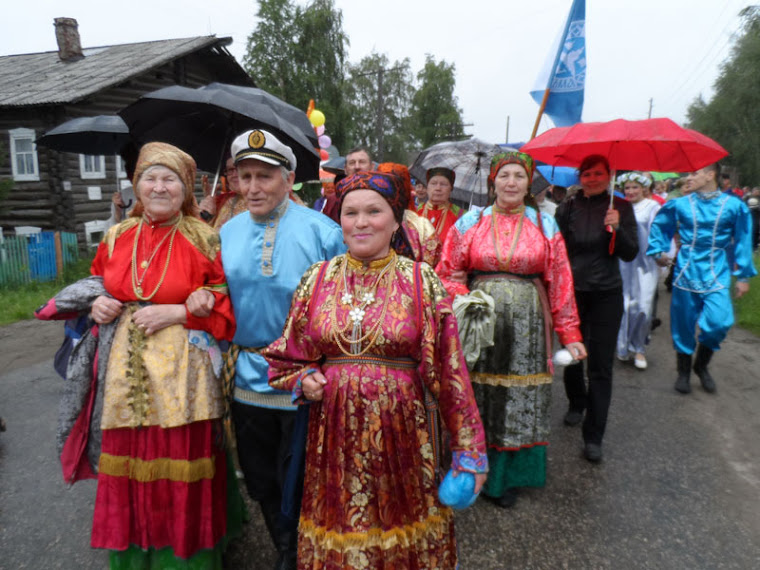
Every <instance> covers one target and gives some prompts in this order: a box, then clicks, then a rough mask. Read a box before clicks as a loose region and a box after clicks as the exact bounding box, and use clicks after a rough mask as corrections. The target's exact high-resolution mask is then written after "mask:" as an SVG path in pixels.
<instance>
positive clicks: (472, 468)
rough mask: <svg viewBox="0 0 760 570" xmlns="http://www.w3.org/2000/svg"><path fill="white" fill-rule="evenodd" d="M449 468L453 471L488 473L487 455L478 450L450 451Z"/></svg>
mask: <svg viewBox="0 0 760 570" xmlns="http://www.w3.org/2000/svg"><path fill="white" fill-rule="evenodd" d="M451 455H452V457H451V468H452V469H454V470H455V471H469V472H470V473H488V456H487V455H486V454H485V453H480V452H478V451H468V450H461V451H456V450H454V451H452V453H451Z"/></svg>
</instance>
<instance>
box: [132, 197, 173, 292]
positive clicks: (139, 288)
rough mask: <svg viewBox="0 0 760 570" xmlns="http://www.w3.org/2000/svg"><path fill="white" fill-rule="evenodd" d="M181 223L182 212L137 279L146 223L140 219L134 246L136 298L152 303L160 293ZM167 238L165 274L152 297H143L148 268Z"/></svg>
mask: <svg viewBox="0 0 760 570" xmlns="http://www.w3.org/2000/svg"><path fill="white" fill-rule="evenodd" d="M181 221H182V212H180V214H179V218H178V219H177V221H176V222H175V223H174V227H173V228H172V229H171V230H170V231H169V232H168V233H167V234H166V235H165V236H164V237H163V238H161V241H160V242H158V245H157V246H156V247H155V248H154V249H153V252H152V253H151V254H150V257H149V258H148V261H146V262H143V264H142V265H141V267H142V268H143V269H144V271H143V274H142V276H141V277H140V278H138V277H137V244H138V242H139V241H140V234H141V233H142V227H143V223H144V220H143V219H142V218H141V219H140V224H139V225H138V226H137V232H135V241H134V243H133V244H132V291H134V293H135V297H137V298H138V299H140V300H141V301H150V300H151V299H152V298H153V297H155V295H156V293H158V289H159V288H160V287H161V285H162V284H163V283H164V279H165V278H166V272H167V271H168V269H169V260H170V259H171V257H172V248H173V246H174V236H176V235H177V229H178V228H179V223H180V222H181ZM167 238H169V251H168V252H167V253H166V263H164V271H163V273H161V279H159V280H158V284H157V285H156V288H155V289H153V292H152V293H151V294H150V295H143V289H142V282H143V280H144V279H145V276H146V275H147V274H148V268H149V267H150V264H151V263H152V262H153V258H154V257H155V256H156V254H157V253H158V250H159V249H161V246H162V245H163V244H164V242H165V241H166V239H167Z"/></svg>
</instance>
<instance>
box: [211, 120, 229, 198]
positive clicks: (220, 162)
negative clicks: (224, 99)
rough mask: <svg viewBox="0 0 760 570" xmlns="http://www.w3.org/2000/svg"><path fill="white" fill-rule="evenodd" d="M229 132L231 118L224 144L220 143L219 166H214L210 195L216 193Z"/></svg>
mask: <svg viewBox="0 0 760 570" xmlns="http://www.w3.org/2000/svg"><path fill="white" fill-rule="evenodd" d="M231 132H232V118H230V125H229V126H228V128H227V135H226V136H225V137H224V144H223V145H222V154H221V155H219V166H217V167H216V174H215V175H214V185H213V186H212V187H211V195H212V196H213V195H214V194H216V185H217V183H218V182H219V174H220V173H221V171H222V164H224V155H225V154H227V147H228V146H229V140H230V133H231Z"/></svg>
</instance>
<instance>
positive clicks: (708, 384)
mask: <svg viewBox="0 0 760 570" xmlns="http://www.w3.org/2000/svg"><path fill="white" fill-rule="evenodd" d="M712 355H713V351H712V350H711V349H709V348H707V347H706V346H705V345H704V344H700V345H699V346H698V347H697V357H696V358H695V359H694V373H695V374H696V375H697V376H699V381H700V382H701V383H702V388H704V389H705V392H710V393H711V394H712V393H713V392H715V380H713V377H712V376H710V371H709V370H707V365H708V364H709V363H710V359H711V358H712Z"/></svg>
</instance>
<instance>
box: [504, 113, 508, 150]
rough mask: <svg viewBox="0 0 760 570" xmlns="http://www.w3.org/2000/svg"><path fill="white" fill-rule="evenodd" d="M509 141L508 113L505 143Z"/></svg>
mask: <svg viewBox="0 0 760 570" xmlns="http://www.w3.org/2000/svg"><path fill="white" fill-rule="evenodd" d="M508 142H509V115H507V132H506V133H505V134H504V143H505V144H506V143H508Z"/></svg>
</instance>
